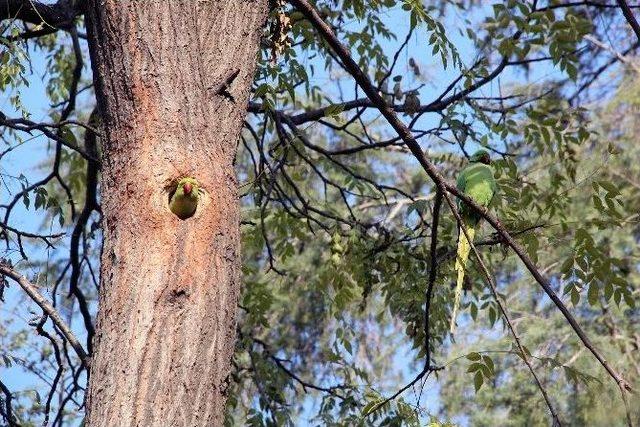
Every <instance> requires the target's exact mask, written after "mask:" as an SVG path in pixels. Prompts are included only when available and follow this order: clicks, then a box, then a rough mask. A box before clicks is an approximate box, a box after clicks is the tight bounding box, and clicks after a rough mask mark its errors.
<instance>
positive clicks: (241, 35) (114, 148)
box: [86, 0, 268, 426]
mask: <svg viewBox="0 0 640 427" xmlns="http://www.w3.org/2000/svg"><path fill="white" fill-rule="evenodd" d="M267 9H268V0H234V1H227V0H199V1H195V0H182V1H177V0H175V1H174V0H172V1H165V0H139V1H136V0H127V1H123V0H90V1H88V4H87V11H86V17H87V25H88V36H89V46H90V50H91V59H92V65H93V72H94V79H95V83H96V92H97V99H98V105H99V107H100V111H101V115H102V120H103V129H104V132H105V134H106V137H105V140H104V142H103V161H102V181H101V201H102V209H103V213H104V223H103V229H104V249H103V254H102V267H101V273H102V279H101V288H100V302H99V313H98V319H97V327H96V335H95V338H94V344H95V354H94V355H93V357H92V360H91V370H90V372H91V376H90V386H89V391H88V401H87V422H88V424H89V425H91V426H116V425H118V426H119V425H127V426H152V425H163V426H169V425H185V426H186V425H189V426H196V425H199V426H205V425H207V426H209V425H220V424H221V423H222V417H223V411H224V404H225V392H226V381H227V377H228V373H229V367H230V358H231V356H232V354H233V347H234V342H235V323H236V305H237V298H238V295H239V289H240V281H239V258H238V255H239V254H238V252H239V206H238V198H237V188H236V178H235V174H234V169H233V165H232V162H233V158H234V155H235V151H236V146H237V145H236V144H237V140H238V134H239V132H240V129H241V126H242V121H243V119H244V116H245V109H246V105H247V99H248V95H249V88H250V85H251V82H252V79H253V73H254V69H255V59H256V52H257V49H258V44H259V38H260V34H261V30H262V28H263V25H264V22H265V18H266V14H267ZM225 82H226V83H225ZM181 176H192V177H195V178H197V179H198V180H199V181H200V183H201V184H202V185H203V186H204V189H205V190H206V192H207V196H206V197H205V200H203V202H202V203H200V204H199V206H198V210H197V213H196V215H195V216H194V217H192V218H189V219H187V220H184V221H182V220H180V219H178V218H177V217H176V216H175V215H173V214H172V213H171V212H170V211H169V210H168V207H167V202H168V197H169V194H168V191H169V190H168V187H169V186H170V184H171V183H172V182H175V180H176V179H177V178H179V177H181Z"/></svg>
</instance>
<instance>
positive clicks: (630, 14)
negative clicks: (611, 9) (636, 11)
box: [618, 0, 640, 41]
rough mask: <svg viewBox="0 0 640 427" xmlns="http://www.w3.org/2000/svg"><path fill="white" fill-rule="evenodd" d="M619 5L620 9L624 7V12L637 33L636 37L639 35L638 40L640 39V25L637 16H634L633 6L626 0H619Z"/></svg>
mask: <svg viewBox="0 0 640 427" xmlns="http://www.w3.org/2000/svg"><path fill="white" fill-rule="evenodd" d="M618 5H619V6H620V9H622V14H623V15H624V17H625V18H626V19H627V22H628V23H629V25H631V28H632V29H633V32H634V33H636V37H638V41H640V25H638V21H637V20H636V17H635V16H633V12H632V11H631V8H630V7H629V5H628V4H627V2H626V1H625V0H618Z"/></svg>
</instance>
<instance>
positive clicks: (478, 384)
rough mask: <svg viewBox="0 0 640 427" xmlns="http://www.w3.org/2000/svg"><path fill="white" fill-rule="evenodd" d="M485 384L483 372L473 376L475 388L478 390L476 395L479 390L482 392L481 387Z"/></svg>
mask: <svg viewBox="0 0 640 427" xmlns="http://www.w3.org/2000/svg"><path fill="white" fill-rule="evenodd" d="M483 382H484V378H483V377H482V372H480V371H478V372H476V374H475V375H474V376H473V386H474V388H475V390H476V393H477V392H478V390H480V387H482V383H483Z"/></svg>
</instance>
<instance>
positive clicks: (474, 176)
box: [450, 150, 497, 333]
mask: <svg viewBox="0 0 640 427" xmlns="http://www.w3.org/2000/svg"><path fill="white" fill-rule="evenodd" d="M457 187H458V190H459V191H461V192H463V193H464V194H466V195H467V196H469V197H470V198H471V199H473V200H474V201H475V202H476V203H477V204H479V205H480V206H484V207H487V206H489V203H491V200H492V199H493V196H494V195H495V194H496V190H497V185H496V180H495V178H494V177H493V168H492V167H491V157H490V156H489V153H488V152H487V151H486V150H478V151H477V152H476V153H475V154H474V155H473V156H471V158H470V159H469V165H467V167H465V168H464V169H463V170H462V171H461V172H460V175H459V176H458V180H457ZM458 207H459V210H460V216H461V218H462V221H463V222H464V225H465V227H466V229H467V233H468V234H469V239H470V240H471V241H473V236H474V235H475V227H476V226H477V225H478V223H479V222H480V219H481V217H480V215H478V214H477V213H476V212H474V211H473V209H472V208H470V207H468V206H466V204H465V203H464V202H460V201H458ZM470 251H471V244H470V243H469V240H467V237H466V236H465V235H464V232H463V231H462V228H460V230H459V231H458V250H457V253H456V264H455V267H454V268H455V271H456V273H457V276H458V277H457V281H456V290H455V300H454V302H453V312H452V314H451V327H450V330H451V333H453V331H454V330H455V327H456V315H457V311H458V307H459V306H460V297H461V296H462V284H463V282H464V270H465V267H466V264H467V259H468V258H469V252H470Z"/></svg>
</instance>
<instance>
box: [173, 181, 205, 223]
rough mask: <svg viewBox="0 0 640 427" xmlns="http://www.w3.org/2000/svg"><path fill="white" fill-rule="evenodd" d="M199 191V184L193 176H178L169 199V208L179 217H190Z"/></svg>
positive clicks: (196, 203) (194, 209)
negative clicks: (176, 183) (178, 178)
mask: <svg viewBox="0 0 640 427" xmlns="http://www.w3.org/2000/svg"><path fill="white" fill-rule="evenodd" d="M200 191H201V190H200V184H199V183H198V181H197V180H196V179H195V178H189V177H185V178H180V180H179V181H178V185H177V187H176V191H175V192H174V193H173V194H172V195H171V199H170V200H169V209H171V212H173V213H174V214H176V216H177V217H178V218H180V219H187V218H190V217H192V216H193V214H194V213H196V208H197V207H198V199H199V198H200Z"/></svg>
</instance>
